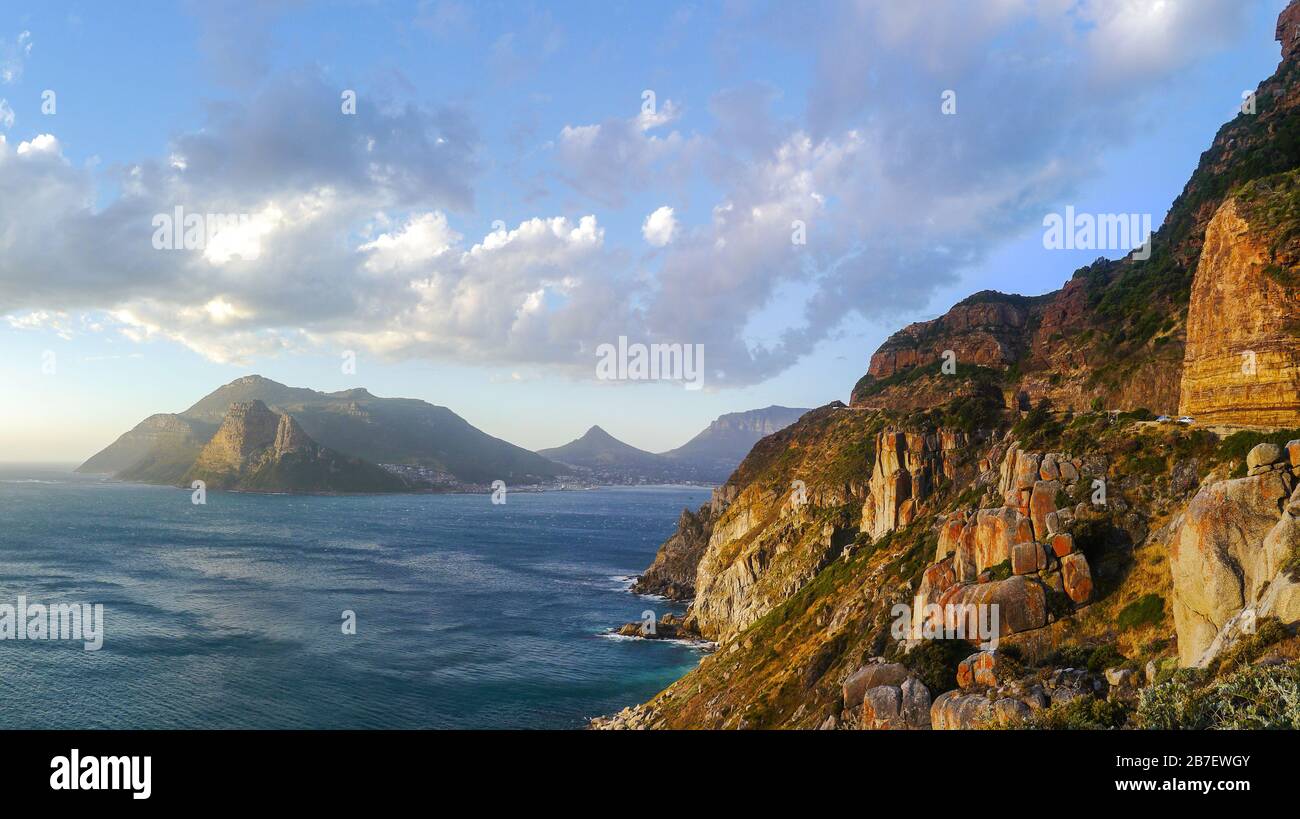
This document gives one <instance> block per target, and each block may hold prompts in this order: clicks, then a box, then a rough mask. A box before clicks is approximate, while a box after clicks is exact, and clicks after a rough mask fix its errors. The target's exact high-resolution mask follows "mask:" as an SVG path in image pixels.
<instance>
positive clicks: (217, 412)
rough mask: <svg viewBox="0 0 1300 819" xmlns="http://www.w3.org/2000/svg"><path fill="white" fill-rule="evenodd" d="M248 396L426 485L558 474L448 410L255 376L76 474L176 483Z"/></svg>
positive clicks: (315, 435) (150, 427) (331, 442)
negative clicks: (220, 425)
mask: <svg viewBox="0 0 1300 819" xmlns="http://www.w3.org/2000/svg"><path fill="white" fill-rule="evenodd" d="M250 401H261V402H262V403H263V404H265V405H266V406H267V407H268V408H269V409H271V410H273V411H274V412H276V413H280V414H287V415H290V416H292V417H293V419H294V421H296V422H297V423H298V425H300V426H301V428H302V430H303V432H304V433H305V434H306V435H307V436H308V437H310V438H311V439H313V440H314V441H316V442H318V443H319V444H320V445H321V446H324V447H327V448H329V449H332V450H335V451H336V452H338V453H341V454H343V455H347V456H351V457H355V458H360V459H362V460H364V461H368V462H370V463H373V464H384V465H389V466H391V467H393V469H394V470H395V471H399V472H401V473H402V474H404V475H406V476H407V477H408V478H410V479H411V480H412V481H414V482H418V483H421V484H425V485H430V484H431V485H443V486H455V485H458V484H475V485H482V484H487V483H491V482H492V481H494V480H504V481H506V482H507V483H510V484H524V483H533V482H537V481H543V480H547V479H550V478H553V477H554V476H556V475H560V474H562V473H563V472H564V470H563V469H562V468H561V467H559V466H558V465H556V464H554V463H552V462H550V461H548V460H546V459H545V458H543V457H541V456H539V455H537V454H535V453H533V452H529V451H528V450H526V449H523V448H521V447H517V446H515V445H513V444H510V443H507V442H505V441H502V440H500V439H499V438H494V437H492V436H491V435H488V434H487V433H485V432H483V431H481V430H479V429H477V428H475V427H474V426H472V425H471V424H470V423H469V422H467V421H466V420H465V419H463V418H461V417H460V416H459V415H457V414H456V413H454V412H452V411H451V410H449V409H447V408H446V407H441V406H435V405H433V404H428V403H426V402H424V401H419V400H416V399H409V398H379V397H376V396H374V395H371V394H370V392H368V391H367V390H365V389H360V388H359V389H351V390H343V391H340V392H334V393H323V392H317V391H315V390H311V389H304V388H300V387H288V386H285V385H284V384H280V383H277V382H275V381H272V380H270V379H267V378H263V377H261V376H258V375H250V376H245V377H243V378H239V379H236V380H235V381H232V382H230V383H229V384H226V385H225V386H223V387H220V388H219V389H217V390H215V391H213V392H212V393H210V394H209V395H207V396H205V397H204V398H202V399H201V400H200V401H198V402H197V403H196V404H194V406H192V407H190V408H189V409H187V410H185V411H184V412H181V413H178V414H176V415H161V416H159V415H155V416H151V417H150V418H149V419H147V420H146V421H144V422H143V423H141V424H140V425H138V426H137V427H136V428H135V429H133V430H131V431H130V432H128V433H126V434H124V435H123V436H122V437H121V438H119V439H118V440H117V441H115V442H114V443H113V444H111V445H110V446H109V447H107V448H106V449H105V450H103V451H102V452H100V453H98V454H97V455H95V456H94V457H92V458H91V459H90V460H88V461H87V462H86V463H84V464H82V466H81V467H80V468H79V470H78V471H81V472H93V473H108V474H114V475H117V476H118V477H121V478H124V479H130V480H143V481H148V482H154V483H171V484H174V483H177V482H179V481H180V479H181V478H182V477H183V476H184V474H185V472H186V470H187V469H188V468H189V466H190V464H191V463H193V460H194V458H195V457H197V455H198V451H199V449H201V448H202V447H203V445H204V444H206V443H207V442H208V440H209V439H210V438H211V437H212V435H213V433H215V432H216V430H217V426H218V425H219V424H221V423H223V421H224V419H225V417H226V413H227V412H228V410H229V409H230V407H231V406H232V405H234V404H240V403H246V402H250Z"/></svg>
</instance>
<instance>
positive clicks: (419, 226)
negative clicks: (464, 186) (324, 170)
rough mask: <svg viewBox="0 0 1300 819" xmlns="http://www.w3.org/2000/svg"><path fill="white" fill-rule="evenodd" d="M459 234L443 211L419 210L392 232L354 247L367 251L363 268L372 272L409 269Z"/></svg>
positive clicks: (439, 252)
mask: <svg viewBox="0 0 1300 819" xmlns="http://www.w3.org/2000/svg"><path fill="white" fill-rule="evenodd" d="M460 239H461V235H460V234H459V233H457V232H456V231H454V230H452V229H451V228H450V227H449V226H448V224H447V216H446V214H443V213H437V212H435V213H422V214H420V215H418V216H416V217H414V218H412V219H411V220H410V221H408V222H407V223H406V224H405V225H403V226H402V227H401V229H400V230H398V231H394V232H392V233H383V234H380V235H379V236H378V237H376V238H375V239H374V241H371V242H366V243H365V244H363V245H361V246H360V247H359V248H357V249H358V250H359V251H361V252H362V253H366V254H368V258H367V259H366V261H365V266H366V269H367V270H369V271H371V272H372V273H382V272H386V271H392V270H410V269H413V268H414V267H415V266H416V265H419V264H423V263H425V262H428V261H429V260H430V259H433V258H435V257H437V256H440V255H442V254H443V253H445V252H447V251H448V250H449V249H451V246H452V245H454V244H455V243H456V242H458V241H460Z"/></svg>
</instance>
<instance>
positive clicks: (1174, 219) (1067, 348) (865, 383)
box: [852, 5, 1300, 426]
mask: <svg viewBox="0 0 1300 819" xmlns="http://www.w3.org/2000/svg"><path fill="white" fill-rule="evenodd" d="M1298 32H1300V11H1298V10H1297V7H1296V6H1294V5H1292V6H1288V7H1287V9H1286V10H1285V11H1284V12H1283V13H1282V15H1281V16H1280V17H1279V20H1278V27H1277V37H1278V40H1279V41H1281V43H1282V54H1283V59H1282V62H1281V64H1280V65H1279V66H1278V69H1277V71H1276V73H1275V74H1274V75H1273V76H1272V77H1270V78H1269V79H1267V80H1265V81H1264V82H1263V83H1261V84H1260V85H1259V87H1258V88H1257V89H1256V91H1255V112H1254V113H1242V114H1239V115H1238V116H1236V117H1235V118H1233V119H1232V120H1231V121H1230V122H1228V123H1227V124H1225V125H1224V126H1223V127H1222V128H1220V129H1219V132H1218V133H1217V134H1216V135H1215V137H1214V140H1213V141H1212V142H1211V144H1210V147H1209V148H1208V149H1207V150H1206V151H1205V152H1204V153H1203V154H1202V155H1201V159H1200V162H1199V163H1198V165H1197V168H1196V170H1195V171H1194V172H1193V173H1192V175H1191V177H1190V178H1189V179H1188V182H1187V185H1186V186H1185V187H1184V188H1183V191H1182V193H1181V194H1180V195H1179V196H1178V198H1177V199H1175V200H1174V202H1173V204H1172V206H1171V207H1170V209H1169V212H1168V214H1167V215H1166V217H1165V220H1164V222H1163V223H1162V224H1161V225H1160V227H1159V229H1158V230H1157V231H1156V232H1155V234H1154V235H1153V237H1152V240H1151V245H1150V256H1149V258H1147V259H1137V258H1134V257H1133V256H1132V255H1131V254H1130V255H1129V256H1127V257H1125V258H1123V259H1118V260H1108V259H1099V260H1098V261H1097V262H1095V263H1093V264H1092V265H1089V266H1088V267H1085V268H1081V269H1080V270H1078V271H1076V272H1075V273H1074V276H1073V278H1071V280H1070V281H1069V282H1068V283H1066V285H1065V286H1064V287H1062V288H1061V289H1060V290H1057V291H1054V292H1052V293H1047V294H1044V295H1042V296H1036V297H1033V298H1025V297H1022V296H1009V295H1003V294H998V293H988V292H986V293H980V294H976V295H975V296H972V297H971V298H970V299H967V300H966V301H964V302H962V303H961V304H958V305H956V306H955V307H953V308H952V310H950V311H949V312H948V313H947V314H945V315H944V316H942V317H940V318H939V319H935V320H933V321H929V322H922V323H920V324H915V325H912V326H910V327H908V328H906V329H904V330H902V331H900V332H898V333H896V334H895V335H894V336H892V337H891V338H890V339H888V340H887V341H886V342H885V343H884V344H883V345H881V347H880V348H879V349H878V350H877V351H876V353H875V354H874V355H873V356H872V357H871V361H870V365H869V367H868V370H867V374H866V375H865V376H864V377H863V378H862V380H861V381H860V382H859V383H858V385H857V386H856V387H855V388H854V390H853V398H852V403H853V405H854V406H861V407H872V408H886V409H914V408H920V407H925V406H933V405H934V404H935V403H936V402H942V401H945V400H948V399H950V398H953V397H956V396H957V395H959V394H961V393H960V391H959V390H958V387H959V385H960V383H961V379H953V378H952V377H951V376H949V377H948V378H947V380H946V382H945V381H943V380H941V379H940V378H939V376H938V372H939V363H940V360H941V356H942V355H943V352H944V351H945V350H952V351H953V353H954V354H955V355H956V360H957V363H958V364H959V365H967V366H969V367H979V368H986V369H989V370H991V371H993V372H994V373H995V374H996V378H995V379H993V380H994V381H995V382H996V386H997V387H998V388H999V389H1000V390H1001V392H1002V394H1003V396H1004V400H1005V401H1006V404H1007V406H1009V407H1016V406H1020V407H1023V406H1024V405H1025V404H1029V403H1036V402H1038V401H1040V400H1043V399H1047V400H1049V401H1050V402H1051V403H1052V404H1053V405H1054V406H1056V407H1058V408H1061V409H1065V408H1069V409H1073V410H1075V411H1080V410H1085V409H1087V408H1088V407H1089V406H1090V405H1091V403H1092V402H1093V400H1095V399H1099V400H1100V401H1101V402H1102V403H1103V405H1104V406H1106V407H1119V408H1128V409H1131V408H1136V407H1145V408H1147V409H1149V410H1151V411H1153V412H1156V413H1164V414H1174V413H1175V412H1177V411H1179V407H1180V405H1181V404H1183V403H1184V402H1185V400H1186V399H1187V398H1188V397H1189V395H1188V393H1187V391H1186V390H1185V389H1184V379H1183V375H1182V371H1183V366H1184V360H1185V359H1187V360H1188V361H1190V362H1194V363H1195V364H1196V372H1194V373H1192V374H1191V380H1192V392H1196V391H1197V388H1196V385H1203V386H1206V387H1209V388H1211V390H1213V389H1214V388H1215V384H1214V382H1215V381H1216V380H1218V381H1219V382H1220V384H1219V387H1222V386H1223V385H1222V383H1221V382H1222V378H1223V377H1224V375H1225V374H1226V369H1225V368H1226V366H1227V361H1226V359H1223V358H1216V357H1215V356H1214V355H1213V354H1212V353H1210V352H1209V351H1208V350H1207V347H1206V345H1207V344H1208V343H1210V342H1209V341H1208V339H1210V338H1211V337H1210V336H1209V335H1207V333H1210V332H1213V331H1214V328H1213V326H1212V324H1213V320H1214V316H1211V315H1210V314H1208V313H1207V312H1206V309H1205V308H1206V303H1203V302H1200V301H1198V298H1199V296H1200V294H1199V293H1198V294H1194V293H1193V283H1194V282H1193V280H1194V278H1196V277H1197V271H1198V270H1199V268H1200V267H1201V266H1202V265H1203V264H1205V265H1209V266H1210V267H1214V268H1217V269H1219V270H1222V269H1223V268H1224V267H1225V265H1226V266H1233V265H1235V266H1236V267H1235V268H1234V270H1233V272H1232V278H1233V279H1234V280H1236V281H1237V282H1238V284H1239V285H1240V284H1243V283H1244V282H1246V281H1256V282H1257V281H1258V279H1259V277H1258V276H1255V275H1253V274H1249V273H1248V272H1247V268H1248V267H1249V264H1250V262H1249V260H1248V259H1246V258H1244V257H1242V256H1241V255H1240V254H1242V253H1245V254H1246V255H1247V256H1249V255H1251V254H1252V253H1254V254H1255V255H1258V252H1259V251H1260V250H1261V249H1263V248H1268V247H1269V246H1270V243H1271V242H1272V241H1274V240H1276V239H1278V238H1279V235H1278V234H1273V235H1271V236H1269V237H1268V238H1267V239H1265V240H1264V241H1263V242H1262V243H1261V244H1259V245H1258V246H1257V247H1256V248H1255V251H1251V252H1247V250H1246V248H1245V247H1244V246H1243V247H1242V248H1239V249H1238V253H1239V255H1238V257H1236V258H1229V257H1227V256H1225V257H1223V258H1221V259H1218V260H1210V261H1208V262H1205V261H1202V258H1201V256H1202V248H1203V247H1204V248H1205V249H1210V248H1211V245H1210V244H1209V243H1208V242H1207V237H1206V232H1207V229H1208V228H1209V226H1210V224H1211V220H1212V219H1214V218H1215V216H1216V214H1217V213H1219V211H1220V208H1221V206H1222V205H1223V203H1224V202H1225V201H1226V200H1227V199H1229V198H1230V197H1232V196H1234V195H1235V194H1237V193H1239V192H1240V191H1241V189H1242V188H1243V187H1247V186H1249V185H1250V184H1251V183H1252V182H1254V181H1256V180H1263V179H1265V178H1267V177H1271V176H1274V175H1277V174H1283V173H1286V172H1288V171H1292V170H1294V169H1295V168H1297V167H1300V47H1298V45H1297V44H1300V39H1297V33H1298ZM1239 204H1240V202H1239ZM1238 215H1240V214H1238ZM1295 216H1296V214H1294V213H1292V214H1291V216H1290V217H1289V218H1292V219H1294V218H1295ZM1230 221H1231V220H1230V219H1228V217H1227V216H1226V215H1225V217H1224V221H1223V222H1221V223H1220V224H1219V226H1218V229H1219V230H1221V231H1230V226H1229V224H1227V223H1228V222H1230ZM1247 221H1248V222H1249V220H1247ZM1236 228H1237V229H1238V230H1240V229H1241V226H1240V225H1237V226H1236ZM1283 241H1287V242H1289V241H1290V240H1289V239H1288V238H1285V237H1283ZM1229 244H1231V241H1229V242H1228V244H1225V243H1224V239H1223V237H1222V236H1219V237H1216V240H1215V243H1214V245H1213V247H1214V248H1215V249H1216V250H1218V251H1221V252H1229V251H1228V245H1229ZM1295 261H1296V260H1295V259H1294V258H1293V259H1291V260H1290V263H1289V265H1288V264H1287V263H1285V262H1283V261H1281V260H1279V261H1277V262H1275V264H1277V265H1279V266H1281V267H1283V268H1284V269H1287V270H1292V271H1294V270H1295ZM1243 265H1245V267H1243ZM1264 267H1265V268H1266V269H1267V268H1268V267H1269V262H1268V261H1267V260H1265V261H1264ZM1209 276H1210V273H1209V268H1207V274H1206V276H1203V277H1200V278H1201V279H1202V285H1201V287H1202V289H1210V288H1209V281H1210V279H1209ZM1291 278H1292V280H1294V278H1295V277H1294V275H1292V277H1291ZM1236 293H1237V294H1242V291H1241V290H1240V287H1238V288H1237V291H1236ZM1225 295H1226V294H1225ZM1229 297H1231V296H1229ZM1265 299H1267V300H1268V304H1267V309H1266V310H1262V311H1257V312H1255V313H1253V314H1252V315H1251V318H1252V319H1253V318H1254V317H1256V316H1264V315H1268V316H1270V317H1272V319H1273V320H1274V324H1275V325H1276V321H1277V320H1280V319H1283V318H1286V317H1288V314H1289V315H1290V316H1293V315H1294V313H1295V307H1296V304H1295V300H1294V295H1293V294H1292V295H1290V296H1289V297H1288V298H1282V297H1281V294H1280V293H1277V292H1268V293H1265V292H1263V288H1260V289H1259V290H1257V291H1255V292H1254V293H1252V294H1251V299H1250V302H1249V303H1253V304H1255V305H1257V306H1259V307H1261V308H1263V307H1264V304H1263V301H1264V300H1265ZM1189 304H1195V305H1198V307H1199V308H1200V313H1199V314H1193V315H1190V316H1189V312H1188V308H1189ZM1237 315H1243V312H1242V311H1241V310H1237ZM1221 318H1222V317H1221ZM1191 321H1196V322H1199V324H1198V326H1197V328H1196V329H1195V334H1196V335H1195V336H1194V337H1192V338H1189V336H1188V333H1189V332H1191V331H1192V328H1190V327H1189V322H1191ZM1224 326H1225V327H1226V326H1227V325H1226V324H1225V325H1224ZM1279 329H1285V328H1278V327H1276V326H1275V327H1274V328H1272V329H1270V328H1263V327H1254V326H1252V327H1248V328H1242V330H1241V332H1240V333H1239V336H1245V335H1247V334H1249V333H1254V332H1256V331H1258V332H1259V333H1260V335H1259V336H1256V337H1257V338H1260V339H1261V340H1263V339H1264V338H1265V336H1267V335H1270V334H1272V335H1273V336H1274V337H1275V338H1281V335H1282V334H1281V333H1278V332H1275V331H1277V330H1279ZM1287 332H1288V333H1289V336H1290V338H1292V339H1294V338H1295V336H1296V335H1297V328H1296V327H1295V325H1294V324H1293V325H1292V326H1291V327H1290V328H1289V330H1288V331H1287ZM1188 343H1191V344H1196V345H1198V346H1197V348H1196V349H1194V350H1185V349H1184V345H1185V344H1188ZM1256 352H1257V354H1258V352H1259V351H1256ZM1275 353H1276V355H1275ZM1269 354H1270V355H1271V356H1274V357H1275V360H1274V361H1273V362H1272V363H1270V364H1269V365H1268V367H1269V368H1270V369H1273V370H1276V371H1279V372H1280V371H1283V370H1287V369H1288V368H1289V367H1290V366H1291V365H1290V364H1288V363H1287V360H1289V358H1290V355H1291V353H1290V352H1285V353H1283V352H1281V351H1280V350H1270V352H1269ZM1277 356H1280V358H1278V357H1277ZM1283 359H1286V360H1283ZM1239 365H1240V361H1239V360H1238V362H1237V366H1238V367H1239ZM909 371H914V372H915V373H916V374H915V375H910V376H909V375H908V372H909ZM931 372H933V374H931ZM945 384H946V387H945ZM1288 389H1289V388H1288ZM1256 392H1257V393H1258V392H1260V390H1256ZM1229 394H1231V391H1229V393H1226V394H1224V395H1225V397H1226V396H1227V395H1229ZM1207 400H1209V401H1211V402H1212V403H1211V404H1209V405H1207V407H1208V408H1209V409H1211V410H1212V411H1213V408H1214V407H1215V406H1216V404H1214V403H1213V402H1214V401H1215V400H1216V399H1214V398H1212V397H1211V398H1209V399H1207ZM1268 403H1269V400H1268V399H1267V398H1264V397H1262V396H1255V397H1252V398H1250V399H1249V401H1248V405H1247V408H1245V409H1244V410H1241V411H1238V412H1237V413H1236V414H1235V416H1234V417H1233V422H1234V423H1245V424H1257V425H1262V426H1271V425H1276V423H1290V422H1289V421H1286V420H1282V421H1280V422H1278V421H1277V420H1276V419H1277V417H1278V415H1277V413H1276V412H1275V411H1274V410H1273V409H1271V408H1269V407H1268V406H1267V405H1268ZM1220 404H1222V402H1220ZM1252 404H1258V411H1255V410H1252V409H1251V408H1250V406H1251V405H1252ZM1184 411H1186V410H1184ZM1192 414H1196V413H1195V412H1193V413H1192Z"/></svg>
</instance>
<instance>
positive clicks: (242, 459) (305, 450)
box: [182, 401, 405, 492]
mask: <svg viewBox="0 0 1300 819" xmlns="http://www.w3.org/2000/svg"><path fill="white" fill-rule="evenodd" d="M198 480H201V481H203V482H205V483H206V484H207V486H208V488H209V489H237V490H243V491H254V492H256V491H263V492H389V491H399V490H401V489H403V488H405V484H404V482H403V481H402V480H401V479H400V478H398V477H397V476H395V475H392V474H390V473H389V472H387V471H385V470H384V469H382V468H380V467H378V466H376V465H374V464H370V463H366V462H365V461H362V460H361V459H359V458H350V457H348V456H345V455H341V454H340V453H337V452H335V451H333V450H331V449H328V448H326V447H322V446H320V445H319V444H317V443H316V442H315V441H313V440H312V439H311V438H310V437H309V436H308V435H307V433H305V432H303V430H302V427H300V426H299V425H298V422H297V421H295V420H294V419H293V418H292V417H290V416H289V415H281V414H278V413H275V412H273V411H271V410H270V409H269V408H268V407H267V406H266V404H264V403H262V402H261V401H242V402H237V403H235V404H232V405H231V406H230V409H229V411H228V412H227V413H226V416H225V418H224V419H223V420H222V422H221V426H220V427H219V428H218V429H217V432H216V434H215V435H213V436H212V440H210V441H209V442H208V443H207V445H206V446H204V447H203V449H202V451H201V452H200V453H199V455H198V457H197V458H196V459H195V461H194V463H193V465H192V466H191V467H190V469H189V470H188V471H187V472H186V473H185V476H184V477H183V478H182V483H184V484H189V483H191V482H192V481H198Z"/></svg>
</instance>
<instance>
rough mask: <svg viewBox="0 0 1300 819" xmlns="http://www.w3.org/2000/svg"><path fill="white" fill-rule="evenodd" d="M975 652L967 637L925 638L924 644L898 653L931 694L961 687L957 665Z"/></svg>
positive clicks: (938, 693)
mask: <svg viewBox="0 0 1300 819" xmlns="http://www.w3.org/2000/svg"><path fill="white" fill-rule="evenodd" d="M973 653H975V649H974V648H973V647H972V646H971V645H970V644H969V643H967V642H965V641H964V640H925V641H923V642H922V643H921V645H919V646H917V647H916V648H914V649H912V650H911V651H909V652H908V653H906V654H904V655H902V656H901V657H898V662H900V663H902V664H903V665H905V666H907V667H908V668H909V669H910V670H911V671H912V672H913V673H915V674H916V676H917V677H919V678H920V679H921V682H923V683H925V687H926V688H928V689H930V696H932V697H937V696H939V695H940V694H942V693H943V692H945V691H951V690H952V689H954V688H956V687H957V665H958V663H960V662H961V661H962V660H964V659H966V658H967V657H969V656H970V655H971V654H973Z"/></svg>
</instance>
